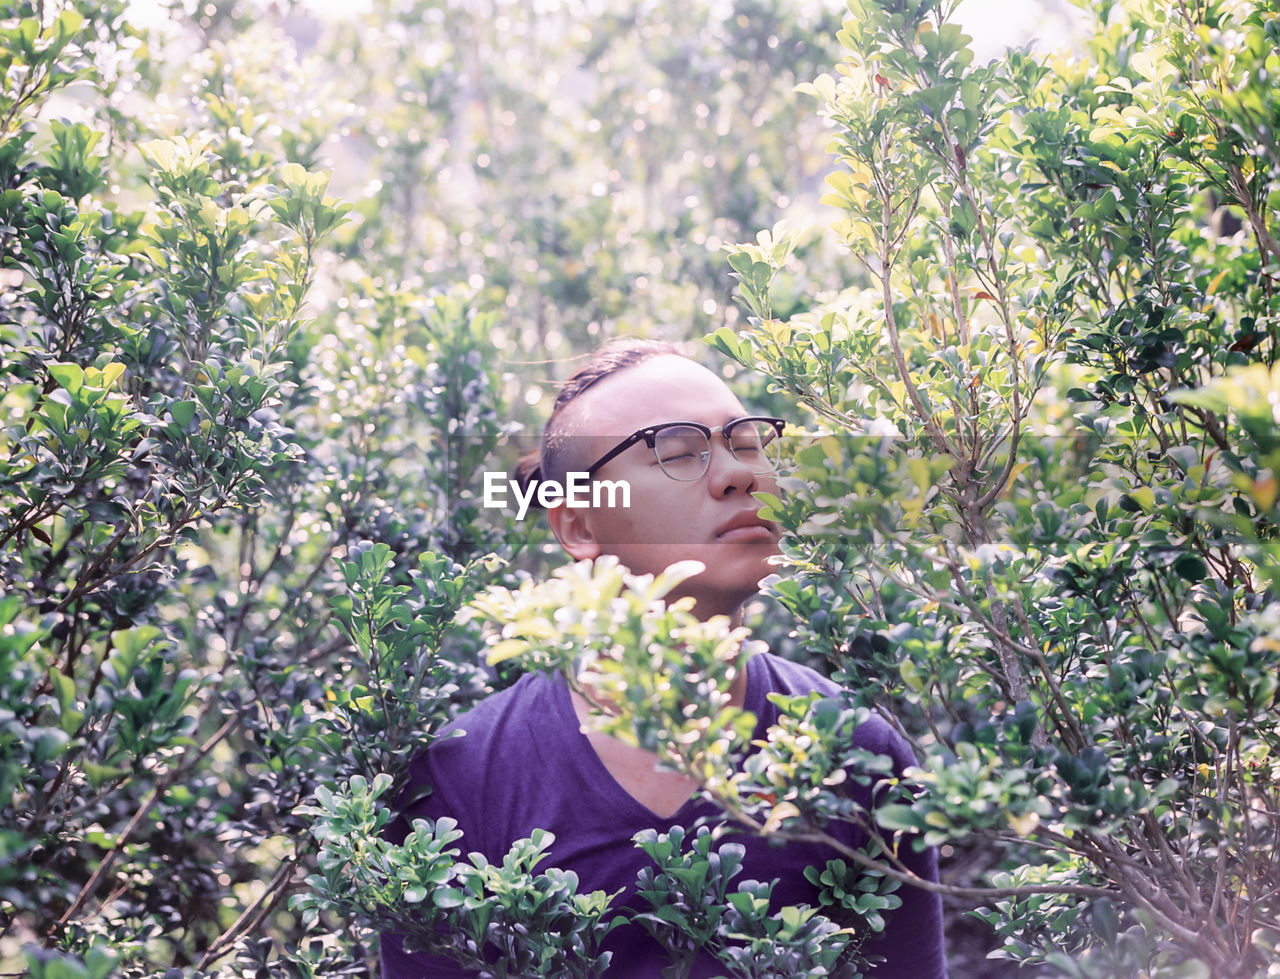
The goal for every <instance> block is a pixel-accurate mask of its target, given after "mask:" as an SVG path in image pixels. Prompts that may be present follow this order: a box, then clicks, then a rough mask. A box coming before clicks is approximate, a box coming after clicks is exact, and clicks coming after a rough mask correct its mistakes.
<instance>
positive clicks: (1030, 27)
mask: <svg viewBox="0 0 1280 979" xmlns="http://www.w3.org/2000/svg"><path fill="white" fill-rule="evenodd" d="M304 3H305V5H306V6H307V7H309V8H310V9H311V10H312V11H314V12H315V13H316V14H317V15H318V16H320V17H324V18H326V19H329V18H342V17H351V16H355V15H359V14H360V13H362V12H363V11H366V10H368V2H367V0H304ZM130 6H131V16H132V19H133V20H134V22H135V23H137V24H139V26H151V25H156V26H158V25H159V24H160V23H162V22H163V21H164V19H165V12H164V10H163V8H162V7H161V5H160V0H133V3H132V4H131V5H130ZM956 19H957V20H958V21H959V22H960V23H961V24H962V25H963V26H964V28H965V31H966V32H967V33H969V34H970V35H972V37H973V48H974V55H975V56H976V58H977V60H978V61H986V60H989V59H991V58H994V57H995V56H996V55H998V54H999V53H1000V52H1001V51H1003V50H1004V49H1005V48H1007V47H1011V46H1013V45H1018V44H1025V43H1027V42H1028V41H1030V42H1034V47H1036V48H1037V49H1038V50H1052V49H1053V48H1057V47H1061V46H1064V45H1068V44H1070V43H1071V42H1072V41H1073V40H1075V39H1076V38H1078V36H1079V25H1080V24H1081V23H1082V22H1083V21H1084V16H1083V14H1081V12H1080V11H1079V10H1078V9H1076V8H1075V7H1072V6H1071V5H1070V0H1021V2H1018V3H1015V2H1011V0H962V2H961V3H960V6H959V7H958V8H957V10H956Z"/></svg>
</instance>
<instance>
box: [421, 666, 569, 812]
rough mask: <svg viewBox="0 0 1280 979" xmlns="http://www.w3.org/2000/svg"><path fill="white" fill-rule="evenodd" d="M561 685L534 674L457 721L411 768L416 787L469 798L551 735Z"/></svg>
mask: <svg viewBox="0 0 1280 979" xmlns="http://www.w3.org/2000/svg"><path fill="white" fill-rule="evenodd" d="M559 693H560V691H559V689H558V688H557V684H556V681H555V680H553V679H552V678H550V677H548V676H546V675H544V674H541V673H528V674H525V675H524V676H522V677H521V678H520V679H519V680H517V681H516V682H515V683H514V684H513V685H512V686H510V687H508V688H507V689H505V690H500V691H499V692H498V693H495V694H491V695H490V696H488V697H485V698H484V699H483V700H481V701H480V702H479V703H477V704H476V705H475V706H474V707H472V708H471V709H470V710H468V711H467V712H466V713H464V714H461V715H459V716H458V717H456V718H454V719H453V720H452V721H450V722H449V723H448V724H446V725H445V726H444V727H443V728H441V729H440V732H439V733H438V734H437V736H436V739H435V740H434V741H433V742H432V743H431V745H430V746H429V747H428V748H427V749H426V750H425V751H423V752H421V753H420V754H419V755H418V756H417V757H416V758H414V759H413V761H412V762H411V763H410V765H409V782H410V789H411V790H412V789H414V788H417V787H420V786H424V785H430V786H433V787H436V788H437V789H439V788H441V787H442V786H445V785H449V786H453V787H454V788H455V789H456V791H458V792H459V793H461V794H463V795H467V794H470V793H471V791H472V790H473V789H476V788H479V787H480V786H481V784H482V783H483V782H484V781H485V780H487V779H491V777H492V774H493V769H494V767H495V765H498V764H500V763H501V761H502V760H503V759H505V758H509V757H511V755H512V749H513V748H519V746H521V745H525V744H528V743H529V742H530V740H531V739H533V738H534V737H535V736H536V735H537V734H538V733H539V732H545V730H546V728H547V726H548V724H549V722H550V720H551V718H553V717H554V716H556V713H557V700H556V698H557V695H558V694H559Z"/></svg>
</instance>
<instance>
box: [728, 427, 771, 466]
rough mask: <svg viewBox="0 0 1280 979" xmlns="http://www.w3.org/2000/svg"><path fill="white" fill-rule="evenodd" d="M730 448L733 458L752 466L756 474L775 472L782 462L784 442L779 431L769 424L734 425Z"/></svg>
mask: <svg viewBox="0 0 1280 979" xmlns="http://www.w3.org/2000/svg"><path fill="white" fill-rule="evenodd" d="M729 447H730V449H732V450H733V457H734V458H735V459H737V460H738V461H739V462H742V463H745V464H746V465H748V466H750V467H751V471H752V472H754V473H768V472H773V471H774V470H775V469H777V468H778V464H779V463H780V462H781V461H782V442H781V440H780V439H779V438H778V430H777V429H776V428H774V427H773V425H771V424H769V422H758V421H748V422H742V423H741V424H738V425H734V426H733V430H732V431H731V432H730V433H729Z"/></svg>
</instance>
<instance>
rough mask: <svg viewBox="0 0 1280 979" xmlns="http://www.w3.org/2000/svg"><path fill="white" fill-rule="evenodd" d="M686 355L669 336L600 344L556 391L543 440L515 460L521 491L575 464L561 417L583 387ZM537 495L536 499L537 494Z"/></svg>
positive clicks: (558, 475) (554, 477)
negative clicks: (651, 362)
mask: <svg viewBox="0 0 1280 979" xmlns="http://www.w3.org/2000/svg"><path fill="white" fill-rule="evenodd" d="M683 356H684V354H683V353H681V352H680V349H679V348H678V347H677V346H676V345H675V344H674V343H668V342H667V341H666V340H640V339H632V338H622V339H617V340H610V341H608V342H606V343H604V344H602V345H601V346H599V347H597V348H596V350H595V351H594V352H593V353H592V354H591V355H590V357H589V358H588V359H587V362H586V363H585V364H583V365H582V366H581V367H579V368H578V369H577V370H576V371H574V372H573V374H571V375H570V376H569V379H568V380H566V381H565V382H564V384H563V385H562V386H561V388H560V393H559V394H558V395H556V403H555V405H554V406H553V407H552V409H551V417H549V418H548V419H547V423H546V425H544V426H543V429H542V441H541V443H540V444H539V446H538V448H537V449H534V450H533V451H530V452H526V453H525V454H524V455H523V456H521V457H520V461H519V462H518V463H517V464H516V473H515V478H516V481H517V482H518V483H519V484H520V488H521V491H522V492H523V491H524V490H526V489H527V488H528V486H529V484H530V483H532V482H534V481H535V480H538V481H541V480H543V479H552V480H556V481H558V482H561V483H563V482H564V479H565V475H566V474H567V473H568V471H569V467H570V465H571V464H572V460H570V459H569V455H570V454H571V453H570V445H571V444H572V443H573V439H570V438H568V437H566V435H565V432H564V427H563V425H561V418H562V415H563V414H564V410H565V409H566V408H567V407H568V406H569V405H571V404H572V403H573V402H574V401H576V400H577V399H578V397H579V396H580V395H581V394H582V393H583V392H584V391H586V390H587V389H588V388H590V387H592V386H593V385H595V384H597V383H598V382H600V381H602V380H604V379H605V378H606V377H609V376H610V375H612V374H616V373H618V372H619V371H621V370H625V369H626V368H628V367H634V366H635V365H636V364H641V363H644V362H645V361H646V360H652V359H653V358H654V357H683ZM579 464H580V465H581V464H582V463H579ZM534 499H535V500H536V496H535V497H534Z"/></svg>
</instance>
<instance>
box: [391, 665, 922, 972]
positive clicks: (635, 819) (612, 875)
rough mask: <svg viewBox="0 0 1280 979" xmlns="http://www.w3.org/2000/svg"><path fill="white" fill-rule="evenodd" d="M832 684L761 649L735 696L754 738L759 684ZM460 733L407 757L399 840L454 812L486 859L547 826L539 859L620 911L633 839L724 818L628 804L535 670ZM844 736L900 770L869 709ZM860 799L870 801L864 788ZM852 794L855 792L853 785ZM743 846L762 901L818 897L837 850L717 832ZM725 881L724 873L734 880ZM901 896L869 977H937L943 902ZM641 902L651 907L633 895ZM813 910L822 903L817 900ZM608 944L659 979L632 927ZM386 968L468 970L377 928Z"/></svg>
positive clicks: (657, 958)
mask: <svg viewBox="0 0 1280 979" xmlns="http://www.w3.org/2000/svg"><path fill="white" fill-rule="evenodd" d="M838 689H839V688H838V687H837V686H836V685H835V684H834V683H832V682H831V681H830V680H829V679H827V678H825V677H823V676H822V675H821V674H819V673H816V672H814V671H813V670H810V669H808V668H807V667H804V666H800V665H798V664H796V663H792V662H790V661H788V660H784V659H781V658H779V657H777V656H773V655H771V654H768V653H765V654H760V655H757V656H755V657H753V658H752V659H751V660H749V661H748V663H747V690H746V697H745V702H744V707H745V708H746V709H747V710H749V711H751V712H752V713H753V714H755V715H756V717H757V719H758V727H757V737H763V736H764V732H765V730H766V729H767V728H768V727H769V725H770V724H772V723H774V722H776V721H777V718H778V709H777V707H775V706H774V705H773V704H772V703H771V702H770V701H769V700H768V697H767V695H768V694H769V693H781V694H787V695H793V694H807V693H809V692H811V691H814V690H817V691H820V692H821V693H823V694H824V695H835V694H836V693H837V692H838ZM453 728H457V729H461V730H463V731H465V732H466V734H465V736H462V737H453V738H448V739H444V740H440V741H438V742H436V743H435V744H433V745H432V746H431V748H430V749H429V750H428V751H427V752H425V753H424V754H422V755H420V756H419V757H418V758H416V759H414V761H413V763H412V764H411V766H410V770H409V775H410V784H409V786H408V788H407V790H406V797H408V798H412V797H413V796H414V795H415V794H417V793H418V791H419V790H420V789H421V788H422V787H423V786H430V787H431V788H432V792H431V794H430V795H429V796H427V797H426V798H425V799H422V800H421V801H419V802H417V803H415V804H413V805H411V806H410V807H408V808H407V809H406V810H404V811H403V812H402V813H401V814H400V816H399V818H398V819H397V820H396V821H395V822H393V823H392V824H391V826H389V827H388V831H387V836H388V838H389V839H391V840H393V841H395V842H400V841H402V840H403V838H404V837H405V836H406V835H407V834H408V832H409V830H410V828H411V827H410V824H411V822H412V820H414V819H417V818H428V819H438V818H439V817H441V816H452V817H453V818H454V819H456V820H457V821H458V828H459V829H461V830H462V832H463V834H464V835H463V838H462V839H461V840H459V841H458V844H457V845H458V847H459V848H460V849H461V850H462V852H464V853H467V852H471V851H476V850H478V851H480V852H481V853H483V854H484V855H485V857H486V858H487V859H488V860H489V861H491V862H494V863H498V862H501V860H502V857H503V856H504V855H505V854H506V852H507V851H508V850H509V849H510V847H511V844H512V843H514V842H515V841H516V840H518V839H522V838H524V837H526V836H529V835H530V833H531V832H532V831H533V830H534V829H539V828H541V829H545V830H549V831H550V832H552V833H554V834H555V843H554V844H553V845H552V846H551V849H550V851H549V855H548V857H547V859H546V860H545V862H544V863H543V864H542V866H543V867H546V866H554V867H559V868H561V869H562V870H571V871H573V872H574V873H576V874H577V875H578V882H579V883H578V891H579V893H587V892H590V891H595V890H602V891H604V892H606V893H613V892H614V891H618V890H621V891H623V893H622V894H621V895H619V896H618V897H617V898H616V899H615V901H614V903H613V905H612V908H613V910H614V911H617V910H620V909H621V908H623V906H624V905H627V904H628V903H629V902H630V901H631V900H632V898H633V897H634V893H635V882H636V875H637V874H638V873H639V872H640V870H641V869H642V868H644V867H646V866H653V864H652V861H651V860H650V858H649V857H648V855H646V854H645V853H644V851H642V850H641V849H639V848H638V847H637V846H635V845H634V843H633V842H632V837H633V836H634V835H635V834H636V833H638V832H640V831H641V830H645V829H656V830H657V831H658V832H660V833H661V832H666V831H667V830H669V829H670V828H671V827H672V826H676V825H679V826H683V827H685V828H686V829H690V828H691V827H693V825H694V824H695V823H696V822H697V821H698V820H699V819H704V818H705V819H707V820H711V821H719V820H723V818H724V817H723V816H722V815H721V814H720V812H719V810H718V809H717V808H716V807H715V806H713V805H711V804H710V803H707V802H702V801H698V800H696V799H691V800H690V801H688V802H686V803H685V804H684V805H683V806H682V807H681V808H680V809H679V810H678V811H677V812H675V813H674V814H673V815H671V816H670V817H666V818H663V817H660V816H658V815H656V814H655V813H653V812H652V811H651V810H649V809H648V808H646V807H645V806H643V805H642V804H640V803H639V802H637V801H636V800H635V799H634V798H633V797H632V796H631V795H630V794H628V793H627V792H626V791H625V790H624V789H623V788H622V786H621V785H619V784H618V782H617V781H616V780H615V779H614V778H613V776H612V775H611V774H610V773H609V772H608V770H607V769H606V768H605V767H604V765H603V764H602V763H601V761H600V759H599V757H598V756H597V755H596V753H595V750H594V749H593V748H592V747H591V745H590V742H588V741H587V739H586V737H585V736H584V735H583V734H582V732H581V730H580V727H579V723H578V718H577V715H576V714H575V713H574V709H573V703H572V701H571V700H570V699H569V691H568V688H567V686H566V685H565V684H564V683H563V682H562V681H561V680H559V679H556V678H552V677H548V676H545V675H543V674H527V675H526V676H523V677H521V678H520V680H518V681H517V682H516V683H515V685H514V686H512V687H510V688H508V689H506V690H503V691H501V692H500V693H497V694H494V695H493V696H491V697H488V698H486V699H485V700H483V701H481V702H480V703H479V704H478V705H477V706H476V707H475V708H474V709H473V710H471V711H470V712H469V713H467V714H465V715H463V716H462V717H460V718H458V719H457V720H455V721H454V722H453V723H452V724H451V725H449V728H447V729H446V730H450V729H453ZM854 743H855V745H857V746H858V747H862V748H865V749H867V750H869V751H872V752H875V753H876V754H883V755H888V756H890V757H891V758H892V759H893V761H894V769H895V771H897V772H901V771H902V769H904V768H906V767H907V766H909V765H913V764H915V758H914V756H913V755H912V753H911V749H910V747H909V746H908V745H907V744H906V742H905V741H904V740H903V739H902V738H901V737H900V736H899V735H898V734H897V732H895V731H894V730H893V728H892V727H890V726H889V725H888V724H887V723H885V722H884V721H883V720H881V719H879V718H872V719H871V720H869V721H867V722H866V723H864V724H863V725H861V726H860V727H859V728H858V729H857V730H856V731H855V733H854ZM854 791H855V793H856V792H858V791H861V792H863V794H864V797H863V798H860V799H859V801H860V802H862V803H863V804H864V805H865V804H866V802H867V799H866V798H865V793H866V791H867V790H865V789H862V790H859V789H857V787H855V789H854ZM855 797H856V795H855ZM832 832H833V833H835V834H836V835H838V836H840V837H842V838H843V839H844V841H845V842H847V843H848V844H850V845H851V846H854V847H857V846H860V845H861V844H862V843H863V842H864V839H863V837H862V834H861V833H860V831H858V830H856V829H855V828H853V827H848V826H844V825H841V826H840V827H838V828H836V829H833V830H832ZM725 839H726V840H728V839H732V840H733V841H735V842H738V843H741V844H742V845H743V846H744V847H746V856H745V858H744V860H743V869H742V872H741V873H740V874H739V875H738V876H737V877H736V878H735V879H734V880H735V882H736V881H738V880H760V881H770V880H773V879H774V878H778V883H777V886H775V887H774V889H773V895H772V903H771V906H772V907H773V908H774V909H775V910H776V909H777V908H778V907H782V906H784V905H790V904H808V905H809V906H811V907H814V908H818V907H819V905H818V889H817V888H816V887H815V886H814V885H812V884H810V883H809V881H807V880H806V879H805V877H804V868H805V867H806V866H810V865H815V866H818V867H824V866H825V865H826V862H827V860H830V859H833V858H835V857H837V856H838V854H837V853H836V852H835V851H833V850H831V849H830V848H828V847H824V846H821V845H819V844H814V843H798V842H789V843H786V844H785V845H782V846H774V845H771V844H770V841H769V840H768V839H766V838H764V837H761V836H758V835H755V834H749V833H744V834H741V835H738V834H733V835H729V836H726V837H725ZM903 852H904V857H905V860H906V862H907V864H908V865H909V866H911V868H912V870H914V871H915V872H916V873H917V874H919V875H920V876H922V877H925V878H927V879H929V880H937V856H936V853H935V851H934V850H932V849H929V850H925V851H924V852H922V853H919V854H917V853H914V852H912V851H911V850H910V849H909V848H907V847H904V848H903ZM734 887H735V883H731V884H730V889H733V888H734ZM897 893H898V895H899V896H900V897H901V898H902V906H901V907H900V908H898V909H896V910H895V911H893V912H892V913H891V915H890V918H889V925H888V927H887V929H886V932H885V935H884V937H883V938H881V939H880V940H878V941H876V942H874V943H868V944H867V945H866V946H865V947H864V951H865V952H867V953H868V954H875V955H881V956H884V958H885V960H886V961H885V962H884V963H883V964H882V965H880V966H878V967H877V968H876V969H874V970H872V971H871V972H870V975H872V976H874V977H876V979H944V977H945V976H946V963H945V957H944V954H943V940H942V906H941V901H940V899H939V898H938V896H937V895H936V894H930V893H928V892H926V891H922V890H920V889H919V888H916V887H910V886H907V885H903V886H902V887H901V888H900V889H899V890H898V892H897ZM636 905H638V906H639V908H640V909H641V910H646V911H647V910H649V908H648V906H647V904H646V903H645V902H643V901H642V900H637V901H636ZM819 910H821V909H819ZM603 947H604V948H605V949H607V950H609V951H612V952H613V958H612V960H611V964H610V967H609V970H608V975H609V976H610V977H615V976H616V977H619V979H623V977H637V979H639V977H644V979H650V977H656V976H658V975H659V973H660V972H661V970H662V968H663V967H664V966H665V965H666V964H667V959H666V957H665V956H664V954H663V949H662V947H661V946H659V945H658V944H657V943H656V942H654V941H653V939H651V938H650V937H649V935H648V934H647V933H646V932H645V931H644V929H643V928H641V927H640V926H639V925H626V926H622V927H619V928H615V929H614V930H613V931H612V932H611V933H610V934H609V935H608V937H607V938H606V939H605V942H604V946H603ZM382 974H383V976H384V977H385V979H419V977H448V976H458V977H462V976H466V975H468V973H467V972H466V971H465V970H463V969H462V968H461V967H460V966H459V965H457V964H456V963H454V962H452V961H451V960H449V959H445V958H440V957H436V956H428V955H425V954H422V953H412V954H411V953H408V952H406V951H405V949H404V946H403V943H402V941H401V939H400V936H398V935H396V934H386V935H383V937H382ZM722 974H723V968H722V967H720V966H719V965H718V964H717V962H716V960H715V959H714V958H713V957H712V956H710V955H705V954H704V956H703V957H702V958H701V959H700V960H699V961H698V963H697V965H696V966H695V968H694V971H693V975H694V976H699V977H701V976H717V975H722Z"/></svg>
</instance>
